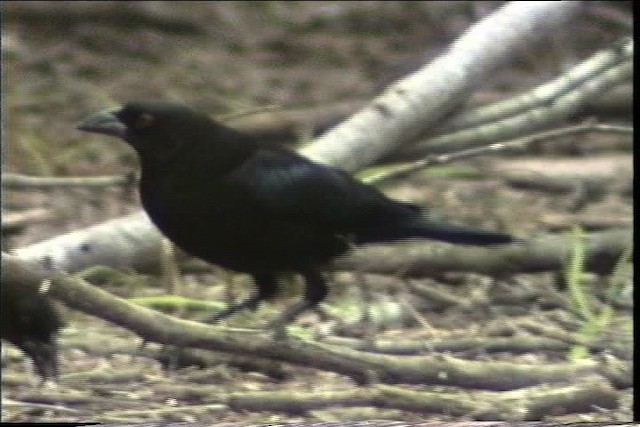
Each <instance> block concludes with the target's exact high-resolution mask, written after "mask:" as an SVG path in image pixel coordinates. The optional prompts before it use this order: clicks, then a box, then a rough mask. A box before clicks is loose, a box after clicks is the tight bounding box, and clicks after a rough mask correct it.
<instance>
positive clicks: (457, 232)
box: [357, 218, 523, 246]
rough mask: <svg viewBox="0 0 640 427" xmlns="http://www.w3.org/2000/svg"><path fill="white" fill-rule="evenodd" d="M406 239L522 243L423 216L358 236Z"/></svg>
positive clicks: (377, 239)
mask: <svg viewBox="0 0 640 427" xmlns="http://www.w3.org/2000/svg"><path fill="white" fill-rule="evenodd" d="M406 239H432V240H440V241H442V242H447V243H455V244H458V245H474V246H489V245H504V244H509V243H522V242H523V241H522V240H521V239H518V238H516V237H514V236H511V235H509V234H504V233H497V232H493V231H486V230H479V229H474V228H469V227H463V226H458V225H453V224H446V223H437V222H432V221H426V220H424V219H422V218H420V219H419V220H418V219H416V220H412V221H407V222H403V223H402V224H399V225H398V226H396V227H389V226H388V225H387V226H382V227H380V228H379V229H378V230H369V232H367V233H364V234H362V235H360V236H358V238H357V243H360V244H362V243H374V242H389V241H398V240H406Z"/></svg>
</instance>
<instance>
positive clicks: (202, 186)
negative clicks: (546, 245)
mask: <svg viewBox="0 0 640 427" xmlns="http://www.w3.org/2000/svg"><path fill="white" fill-rule="evenodd" d="M78 129H79V130H81V131H85V132H93V133H98V134H103V135H109V136H113V137H116V138H119V139H121V140H124V141H125V142H126V143H128V144H129V145H130V146H131V147H133V149H134V150H135V151H136V152H137V155H138V157H139V160H140V169H141V176H140V183H139V193H140V198H141V202H142V206H143V208H144V210H145V211H146V212H147V214H148V216H149V217H150V219H151V221H152V222H153V223H154V224H155V225H156V226H157V228H158V229H159V230H160V231H161V232H162V233H163V234H164V235H165V236H166V237H168V238H169V240H171V241H172V242H173V243H174V244H176V245H177V246H178V247H180V248H181V249H183V250H184V251H185V252H187V253H189V254H191V255H193V256H196V257H198V258H201V259H203V260H205V261H208V262H210V263H213V264H216V265H219V266H222V267H225V268H227V269H230V270H233V271H237V272H242V273H247V274H249V275H251V276H252V277H253V281H254V284H255V287H256V288H257V289H256V292H255V293H254V294H252V295H251V296H249V297H247V298H246V299H244V300H241V301H239V302H237V303H235V304H230V305H229V306H228V307H227V308H226V309H224V310H222V311H220V312H218V313H217V314H215V315H213V316H211V317H210V318H208V319H207V320H206V322H208V323H215V322H218V321H219V320H221V319H224V318H226V317H229V316H231V315H233V314H235V313H237V312H239V311H241V310H244V309H252V310H255V309H256V308H257V307H258V306H259V304H260V303H261V302H263V301H265V300H268V299H270V298H272V297H273V296H274V295H276V293H277V287H278V283H277V281H278V277H279V274H282V273H297V274H299V275H300V276H302V277H303V279H304V281H305V290H304V296H303V299H302V301H300V302H298V303H296V304H293V305H291V306H289V307H288V308H286V309H285V310H284V312H283V313H282V314H281V315H280V316H279V317H278V318H277V319H276V320H275V321H273V322H271V324H270V326H273V327H274V328H276V329H278V330H282V329H283V328H284V326H285V325H286V324H288V323H290V322H292V321H293V320H295V319H296V318H297V317H298V316H299V315H300V314H301V313H303V312H304V311H306V310H308V309H313V308H316V306H317V305H318V303H320V302H321V301H322V300H324V298H325V297H326V296H327V294H328V284H327V281H326V279H325V277H324V276H323V274H322V269H323V267H325V266H326V265H327V264H328V263H329V262H330V261H331V260H333V259H334V258H336V257H338V256H340V255H342V254H345V253H346V252H348V251H349V250H350V249H351V248H353V247H356V246H359V245H364V244H368V243H378V242H395V241H401V240H406V239H433V240H439V241H444V242H450V243H455V244H463V245H479V246H486V245H499V244H509V243H515V242H518V241H519V239H517V238H515V237H513V236H511V235H509V234H504V233H499V232H492V231H485V230H478V229H473V228H468V227H463V226H457V225H452V224H445V223H436V222H433V221H432V220H430V219H429V218H428V215H427V211H426V209H425V208H423V207H421V206H419V205H416V204H413V203H409V202H404V201H396V200H392V199H390V198H389V197H387V196H386V195H385V194H384V193H382V192H381V191H380V190H379V189H377V188H375V187H373V186H369V185H366V184H364V183H362V182H360V181H358V180H356V179H355V178H354V177H353V176H352V175H350V174H348V173H346V172H345V171H342V170H340V169H337V168H334V167H330V166H327V165H323V164H321V163H318V162H314V161H312V160H310V159H308V158H306V157H304V156H302V155H300V154H298V153H296V152H295V151H294V150H291V149H288V148H286V147H281V146H273V145H268V146H267V145H266V144H261V141H260V140H259V139H258V138H257V137H255V136H253V135H250V134H246V133H243V132H240V131H238V130H236V129H233V128H232V127H229V126H227V125H225V124H223V123H220V122H218V121H216V120H214V119H212V118H211V117H210V116H209V115H207V114H205V113H204V112H201V111H198V110H195V109H193V108H191V107H188V106H186V105H182V104H178V103H173V102H166V101H160V100H149V101H132V102H128V103H126V104H124V105H122V106H119V107H116V108H113V109H108V110H103V111H100V112H96V113H93V114H91V115H89V116H88V117H86V118H85V119H84V120H83V121H82V122H81V123H80V124H79V125H78ZM279 336H282V334H279Z"/></svg>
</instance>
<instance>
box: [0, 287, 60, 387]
mask: <svg viewBox="0 0 640 427" xmlns="http://www.w3.org/2000/svg"><path fill="white" fill-rule="evenodd" d="M62 326H63V321H62V319H61V316H60V313H59V312H58V311H57V309H56V307H55V306H54V305H53V303H52V302H51V301H50V300H49V299H48V298H47V297H46V296H45V295H42V294H40V293H37V292H33V291H30V290H29V288H26V287H24V286H20V284H19V283H15V282H12V281H3V283H2V294H1V295H0V337H1V338H2V339H3V340H7V341H9V342H10V343H12V344H14V345H15V346H16V347H18V348H19V349H20V350H22V351H23V352H25V353H26V354H27V355H28V356H29V357H30V358H31V359H32V360H33V364H34V365H35V368H36V371H37V372H38V374H39V375H40V377H41V378H42V380H43V381H44V380H55V379H57V377H58V345H57V334H58V330H59V329H60V328H61V327H62Z"/></svg>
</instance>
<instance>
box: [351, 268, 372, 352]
mask: <svg viewBox="0 0 640 427" xmlns="http://www.w3.org/2000/svg"><path fill="white" fill-rule="evenodd" d="M355 276H356V280H358V282H359V283H360V292H361V297H362V326H363V327H364V336H363V339H364V342H365V343H366V345H367V347H368V348H371V349H373V348H374V347H375V339H376V325H375V323H374V321H373V318H372V317H371V306H372V304H373V291H372V290H371V285H370V284H369V282H368V281H367V278H366V277H365V275H364V272H363V271H362V270H361V269H359V268H358V270H357V271H356V272H355Z"/></svg>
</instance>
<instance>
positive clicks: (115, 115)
mask: <svg viewBox="0 0 640 427" xmlns="http://www.w3.org/2000/svg"><path fill="white" fill-rule="evenodd" d="M215 128H216V124H215V122H214V121H213V120H211V119H210V118H209V116H207V115H206V114H204V113H201V112H199V111H196V110H194V109H192V108H189V107H187V106H184V105H181V104H175V103H170V102H160V101H137V102H130V103H128V104H125V105H124V106H122V107H118V108H115V109H109V110H104V111H100V112H98V113H94V114H92V115H90V116H89V117H87V118H86V119H85V120H84V121H83V122H82V123H80V124H79V125H78V129H79V130H82V131H85V132H93V133H101V134H104V135H110V136H115V137H117V138H120V139H123V140H125V141H126V142H127V143H129V144H130V145H131V146H133V147H134V148H135V149H136V150H137V151H138V152H139V153H140V154H143V153H150V154H146V156H150V155H153V156H158V155H161V154H163V153H164V154H168V153H172V152H174V151H175V150H176V149H178V148H180V146H181V145H184V144H185V143H187V142H186V141H190V140H191V141H197V140H200V139H201V138H202V137H203V135H204V134H206V133H209V134H212V133H214V132H215ZM151 153H153V154H151Z"/></svg>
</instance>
